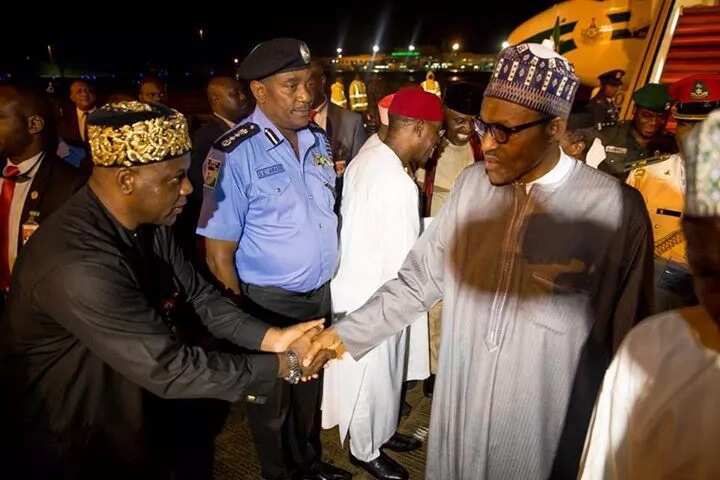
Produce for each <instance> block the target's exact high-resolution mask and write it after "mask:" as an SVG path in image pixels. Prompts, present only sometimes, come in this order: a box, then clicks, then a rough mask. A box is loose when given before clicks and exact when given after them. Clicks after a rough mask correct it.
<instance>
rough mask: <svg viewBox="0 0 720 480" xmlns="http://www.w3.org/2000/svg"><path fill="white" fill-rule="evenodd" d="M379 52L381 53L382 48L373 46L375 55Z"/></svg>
mask: <svg viewBox="0 0 720 480" xmlns="http://www.w3.org/2000/svg"><path fill="white" fill-rule="evenodd" d="M379 51H380V46H379V45H373V53H377V52H379Z"/></svg>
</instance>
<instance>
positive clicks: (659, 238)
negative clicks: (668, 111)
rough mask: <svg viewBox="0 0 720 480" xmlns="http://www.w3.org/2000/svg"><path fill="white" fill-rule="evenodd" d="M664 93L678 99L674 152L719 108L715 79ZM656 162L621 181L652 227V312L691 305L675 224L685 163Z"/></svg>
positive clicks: (695, 78) (719, 82)
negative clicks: (636, 196) (634, 192)
mask: <svg viewBox="0 0 720 480" xmlns="http://www.w3.org/2000/svg"><path fill="white" fill-rule="evenodd" d="M670 95H671V96H672V97H673V98H675V99H676V100H677V101H678V103H677V105H676V107H675V111H674V113H673V116H674V117H675V120H676V122H677V128H676V133H675V140H676V141H677V144H678V147H679V148H680V147H681V145H682V142H683V140H684V139H685V137H687V134H688V133H689V132H690V131H691V130H692V129H693V127H694V126H695V125H696V124H697V123H699V122H701V121H702V120H704V119H705V118H706V117H707V116H708V115H709V114H710V112H711V111H713V110H714V109H716V108H718V107H720V76H717V75H715V76H710V75H691V76H689V77H685V78H683V79H681V80H678V81H677V82H675V83H674V84H672V85H671V87H670ZM660 160H661V161H659V162H655V163H649V164H647V165H642V166H640V167H638V168H636V169H634V170H632V171H631V172H630V174H629V175H628V179H627V183H628V185H631V186H633V187H635V188H636V189H638V190H639V191H640V193H642V196H643V199H644V200H645V204H646V206H647V209H648V213H649V214H650V220H651V221H652V223H653V235H654V240H655V312H656V313H660V312H665V311H667V310H672V309H675V308H681V307H687V306H690V305H695V304H697V299H696V297H695V294H694V292H693V282H692V275H691V274H690V271H689V268H688V260H687V252H686V244H685V237H684V235H683V231H682V226H681V218H682V216H683V206H684V205H683V204H684V201H685V198H684V197H685V162H684V161H683V158H682V156H681V154H679V153H676V154H673V155H668V156H664V157H661V159H660Z"/></svg>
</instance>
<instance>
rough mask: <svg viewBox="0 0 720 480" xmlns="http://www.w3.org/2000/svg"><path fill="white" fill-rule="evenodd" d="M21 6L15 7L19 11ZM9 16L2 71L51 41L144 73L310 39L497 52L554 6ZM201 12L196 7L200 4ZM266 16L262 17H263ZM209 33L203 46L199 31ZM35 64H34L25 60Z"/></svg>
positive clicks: (205, 7) (289, 5)
mask: <svg viewBox="0 0 720 480" xmlns="http://www.w3.org/2000/svg"><path fill="white" fill-rule="evenodd" d="M18 3H20V2H14V4H16V5H17V4H18ZM62 3H63V8H62V9H60V8H58V7H44V6H42V7H41V6H40V5H39V4H37V3H35V4H34V5H33V9H29V8H27V7H21V10H20V11H16V12H15V13H10V14H8V13H7V12H5V13H4V14H3V20H2V27H1V28H0V42H2V49H0V50H1V51H0V65H2V64H4V65H6V66H7V65H8V64H9V65H13V64H15V63H16V62H37V61H43V62H44V61H46V60H47V58H48V50H47V46H48V44H50V45H53V54H54V56H55V57H56V58H55V59H56V60H58V61H60V62H62V63H63V64H65V65H72V64H78V63H80V64H84V65H88V66H89V67H91V68H101V69H107V68H113V67H114V68H118V69H122V68H126V69H136V68H143V67H145V66H150V65H155V66H165V67H167V68H171V69H174V68H183V67H184V66H186V65H187V64H188V63H198V62H204V63H207V64H215V65H230V64H231V62H232V59H233V58H235V57H239V58H240V59H242V57H243V56H244V55H245V54H246V53H247V52H248V51H249V50H250V49H251V48H252V46H253V45H254V44H256V43H257V42H259V41H262V40H266V39H269V38H272V37H276V36H292V37H297V38H301V39H303V40H305V41H306V42H307V43H308V45H309V46H310V49H311V51H312V52H313V55H315V56H330V55H334V53H335V49H336V48H337V47H338V46H341V47H343V49H344V53H345V54H356V53H367V52H369V50H370V48H371V46H372V45H373V44H374V43H378V44H379V45H380V46H381V50H382V51H388V50H391V49H395V48H405V47H406V46H407V45H408V44H409V43H410V42H411V41H412V42H414V44H415V45H417V46H422V45H434V46H440V47H441V48H444V49H449V45H450V44H452V42H454V41H459V42H460V43H461V45H462V49H463V50H466V51H474V52H478V53H489V52H495V51H497V50H498V48H499V44H500V43H501V42H502V40H504V39H505V37H506V36H507V35H508V34H509V33H510V32H511V31H512V29H513V28H514V27H515V26H517V25H519V24H520V23H522V22H523V21H524V20H526V19H528V18H530V17H531V16H533V15H535V14H537V13H539V12H540V11H542V10H544V9H546V8H548V7H549V6H551V5H552V4H553V3H554V2H552V1H547V0H535V1H531V0H515V1H512V0H511V1H505V2H498V3H491V2H487V1H483V2H480V1H476V2H474V3H471V2H458V3H453V2H442V1H438V0H435V1H433V2H432V3H433V4H434V5H437V6H436V7H432V6H427V5H425V4H424V2H422V3H421V2H419V1H418V2H361V1H357V0H353V1H343V2H272V1H262V2H258V3H256V5H259V6H256V7H254V11H253V12H252V13H248V9H247V8H245V7H243V5H245V4H246V2H243V1H237V0H236V1H233V2H226V5H213V4H212V3H211V2H207V1H203V2H198V1H195V2H192V1H190V2H187V3H186V5H185V6H180V0H178V1H177V2H175V3H174V4H165V5H162V4H159V3H158V2H149V1H142V2H140V3H139V4H137V5H133V3H135V2H132V3H119V2H95V3H86V4H85V3H77V2H72V3H71V2H65V1H64V2H62ZM193 5H196V6H193ZM263 10H264V11H265V13H261V12H263ZM201 28H202V29H203V31H204V39H203V40H201V39H200V35H199V30H200V29H201ZM28 57H29V59H28Z"/></svg>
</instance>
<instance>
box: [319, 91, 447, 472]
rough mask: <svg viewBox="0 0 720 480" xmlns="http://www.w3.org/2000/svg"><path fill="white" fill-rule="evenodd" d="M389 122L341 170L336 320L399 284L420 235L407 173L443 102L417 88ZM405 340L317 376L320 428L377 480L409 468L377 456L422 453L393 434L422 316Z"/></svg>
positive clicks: (418, 358)
mask: <svg viewBox="0 0 720 480" xmlns="http://www.w3.org/2000/svg"><path fill="white" fill-rule="evenodd" d="M389 117H390V124H389V128H388V132H387V136H386V137H385V139H384V140H383V141H380V142H378V143H377V144H375V145H372V146H369V147H368V148H364V149H363V150H361V152H360V153H359V154H358V156H357V157H355V158H354V159H353V161H352V162H350V166H349V167H348V169H347V171H346V172H345V185H344V189H343V203H342V210H341V214H342V218H343V225H342V230H341V232H340V238H341V260H340V267H339V269H338V273H337V275H336V276H335V278H334V279H333V281H332V283H331V290H332V298H333V310H334V311H335V312H336V314H338V315H341V316H342V315H344V314H345V313H348V312H352V311H353V310H355V309H357V308H358V307H360V306H361V305H363V304H364V303H365V301H366V300H367V299H368V298H370V296H371V295H372V294H373V293H374V292H375V290H377V289H378V288H379V287H380V286H381V285H382V284H383V283H385V282H386V281H388V280H390V279H392V278H395V277H396V276H397V272H398V270H399V269H400V266H401V265H402V262H403V260H404V259H405V256H406V255H407V253H408V252H409V251H410V248H411V247H412V245H413V244H414V243H415V240H417V238H418V236H419V234H420V231H419V227H420V218H419V210H418V200H419V196H418V188H417V186H416V185H415V182H414V181H413V179H412V178H411V176H410V173H409V172H410V171H412V170H414V169H415V168H417V167H418V166H419V165H421V164H423V163H424V162H425V161H427V159H428V158H429V157H430V155H431V154H432V152H433V149H434V148H435V145H436V144H437V142H438V140H439V139H440V138H441V136H442V132H441V126H442V120H443V109H442V104H441V102H440V100H439V99H438V97H436V96H435V95H433V94H430V93H427V92H424V91H422V90H420V89H418V88H407V89H402V90H400V91H399V92H398V93H397V94H396V95H395V97H394V98H393V101H392V104H391V105H390V109H389ZM411 332H412V333H411ZM411 332H410V331H409V330H408V329H403V330H402V331H401V332H400V333H397V334H395V335H393V336H391V337H390V338H388V339H386V340H385V341H383V342H382V343H380V344H379V345H378V346H377V347H376V348H375V349H373V351H372V352H370V353H368V354H367V355H366V356H365V357H364V358H362V359H360V360H357V361H356V360H354V359H353V358H352V357H350V356H349V355H346V356H345V357H344V358H343V359H342V360H340V361H338V362H336V363H335V364H332V365H330V366H329V367H328V368H327V370H326V372H325V380H324V396H323V407H322V408H323V427H325V428H331V427H333V426H335V425H339V427H340V440H341V442H342V441H344V440H345V436H346V435H347V434H348V432H349V433H350V460H351V462H352V463H353V464H355V465H357V466H359V467H361V468H363V469H364V470H366V471H367V472H369V473H370V474H371V475H373V476H374V477H375V478H380V479H406V478H408V472H407V470H405V468H403V467H402V466H401V465H399V464H398V463H396V462H395V461H394V460H392V459H391V458H390V457H389V456H387V455H385V454H384V453H382V452H381V450H380V449H381V448H386V449H390V450H394V451H410V450H414V449H417V448H419V447H420V446H421V443H420V441H419V440H417V439H415V438H413V437H408V436H405V435H401V434H399V433H396V431H395V430H396V427H397V423H398V414H399V410H400V394H401V390H402V383H403V381H404V380H406V379H407V380H413V379H418V378H425V377H427V375H428V338H427V322H426V320H425V317H424V316H422V317H420V318H419V319H418V321H416V322H415V323H414V324H413V325H412V328H411ZM408 335H410V337H411V341H410V353H409V361H408V365H407V378H405V377H406V375H405V372H406V368H405V358H406V345H407V342H408V339H407V336H408ZM416 337H417V338H416ZM423 365H424V372H423V371H422V370H423V368H422V366H423Z"/></svg>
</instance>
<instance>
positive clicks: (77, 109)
mask: <svg viewBox="0 0 720 480" xmlns="http://www.w3.org/2000/svg"><path fill="white" fill-rule="evenodd" d="M95 110H96V108H94V107H93V108H91V109H90V110H88V111H87V112H86V111H84V110H80V109H79V108H78V107H75V111H76V112H77V116H78V118H80V117H82V116H83V115H90V114H91V113H92V112H94V111H95Z"/></svg>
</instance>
